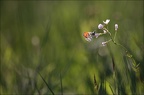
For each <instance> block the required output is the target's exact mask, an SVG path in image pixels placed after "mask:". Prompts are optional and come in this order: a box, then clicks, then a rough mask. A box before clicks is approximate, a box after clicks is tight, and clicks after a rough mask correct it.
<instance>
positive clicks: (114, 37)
mask: <svg viewBox="0 0 144 95" xmlns="http://www.w3.org/2000/svg"><path fill="white" fill-rule="evenodd" d="M116 34H117V31H115V35H114V41H115V38H116Z"/></svg>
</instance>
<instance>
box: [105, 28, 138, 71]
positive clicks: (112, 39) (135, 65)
mask: <svg viewBox="0 0 144 95" xmlns="http://www.w3.org/2000/svg"><path fill="white" fill-rule="evenodd" d="M104 29H105V30H106V31H107V33H109V36H110V38H111V39H110V40H108V41H107V42H109V41H112V42H113V43H114V44H115V45H117V46H120V47H122V48H123V49H124V50H125V52H126V56H127V57H129V58H130V59H131V60H132V62H133V67H134V68H135V69H137V68H138V66H139V64H140V63H139V64H136V61H135V59H134V58H133V55H132V54H131V53H130V52H129V51H128V50H127V48H126V47H124V46H123V45H121V44H119V43H116V42H115V38H116V34H117V31H116V32H115V35H114V38H112V36H111V33H110V32H109V31H108V30H107V29H106V28H104Z"/></svg>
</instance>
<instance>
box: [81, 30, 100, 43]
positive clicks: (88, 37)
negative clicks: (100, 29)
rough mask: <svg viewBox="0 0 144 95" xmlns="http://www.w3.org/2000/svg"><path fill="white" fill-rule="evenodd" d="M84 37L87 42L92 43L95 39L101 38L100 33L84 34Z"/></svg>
mask: <svg viewBox="0 0 144 95" xmlns="http://www.w3.org/2000/svg"><path fill="white" fill-rule="evenodd" d="M83 36H84V38H85V40H87V41H88V42H90V41H91V40H92V38H93V37H96V38H97V37H98V36H99V33H96V32H84V33H83Z"/></svg>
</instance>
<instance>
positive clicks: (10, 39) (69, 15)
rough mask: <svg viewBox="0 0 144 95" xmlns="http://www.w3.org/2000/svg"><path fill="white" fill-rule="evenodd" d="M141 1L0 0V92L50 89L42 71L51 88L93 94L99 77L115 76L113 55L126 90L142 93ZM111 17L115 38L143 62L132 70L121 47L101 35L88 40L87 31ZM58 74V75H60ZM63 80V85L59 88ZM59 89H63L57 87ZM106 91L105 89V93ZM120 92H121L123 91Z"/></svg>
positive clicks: (44, 91)
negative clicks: (103, 43) (137, 68)
mask: <svg viewBox="0 0 144 95" xmlns="http://www.w3.org/2000/svg"><path fill="white" fill-rule="evenodd" d="M143 3H144V2H143V1H140V0H138V1H113V0H112V1H80V0H79V1H75V0H73V1H33V0H32V1H0V9H1V11H0V47H1V50H0V56H1V59H0V61H1V68H0V71H1V72H0V93H1V95H4V94H5V95H8V94H24V95H26V94H30V95H32V94H34V95H38V94H40V95H43V94H45V95H47V94H51V92H50V90H49V89H48V88H47V86H46V84H45V83H44V81H43V80H42V78H41V77H40V75H39V74H38V73H40V74H41V75H42V76H43V78H44V79H45V81H46V82H47V83H48V85H49V86H50V88H51V89H52V91H53V92H54V93H55V94H60V93H63V94H95V93H97V92H96V90H95V89H94V80H93V77H94V75H95V76H96V80H97V82H98V83H101V82H102V81H103V80H105V85H106V86H105V87H106V91H105V94H112V91H111V90H110V87H109V86H107V85H111V86H112V87H114V86H113V85H114V84H115V83H114V82H113V79H112V76H113V70H112V55H113V58H114V62H115V67H116V69H117V72H118V75H119V79H118V80H117V81H118V82H117V83H118V85H119V86H120V87H121V89H120V91H121V92H122V93H125V94H144V84H143V83H144V59H143V55H144V54H143V52H144V44H143V25H144V24H143V20H144V19H143V18H144V14H143V7H144V6H143ZM106 19H110V20H111V21H110V23H109V25H108V27H109V30H110V32H111V33H112V36H113V35H114V32H115V31H114V24H115V23H117V24H118V25H119V29H118V33H117V37H116V41H117V42H119V43H121V44H123V45H124V46H125V47H126V48H127V49H128V50H129V51H130V52H131V54H132V55H133V57H134V59H135V60H136V62H137V63H141V64H140V67H139V72H138V73H135V72H133V71H132V70H131V68H130V66H131V64H132V62H131V60H129V59H127V58H126V56H125V52H124V50H123V49H122V48H120V47H118V46H115V45H114V44H113V43H109V44H108V45H107V46H105V47H103V46H102V45H101V42H102V41H106V40H107V39H109V38H108V37H107V36H106V37H105V36H101V37H99V38H97V39H93V41H92V42H87V41H86V40H85V39H84V37H83V36H82V34H83V32H85V31H93V30H96V31H97V32H102V31H100V30H98V29H97V25H98V24H99V23H102V22H103V21H105V20H106ZM60 75H61V77H60ZM61 83H62V88H61ZM61 90H63V91H61ZM103 95H104V94H103ZM123 95H124V94H123Z"/></svg>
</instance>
